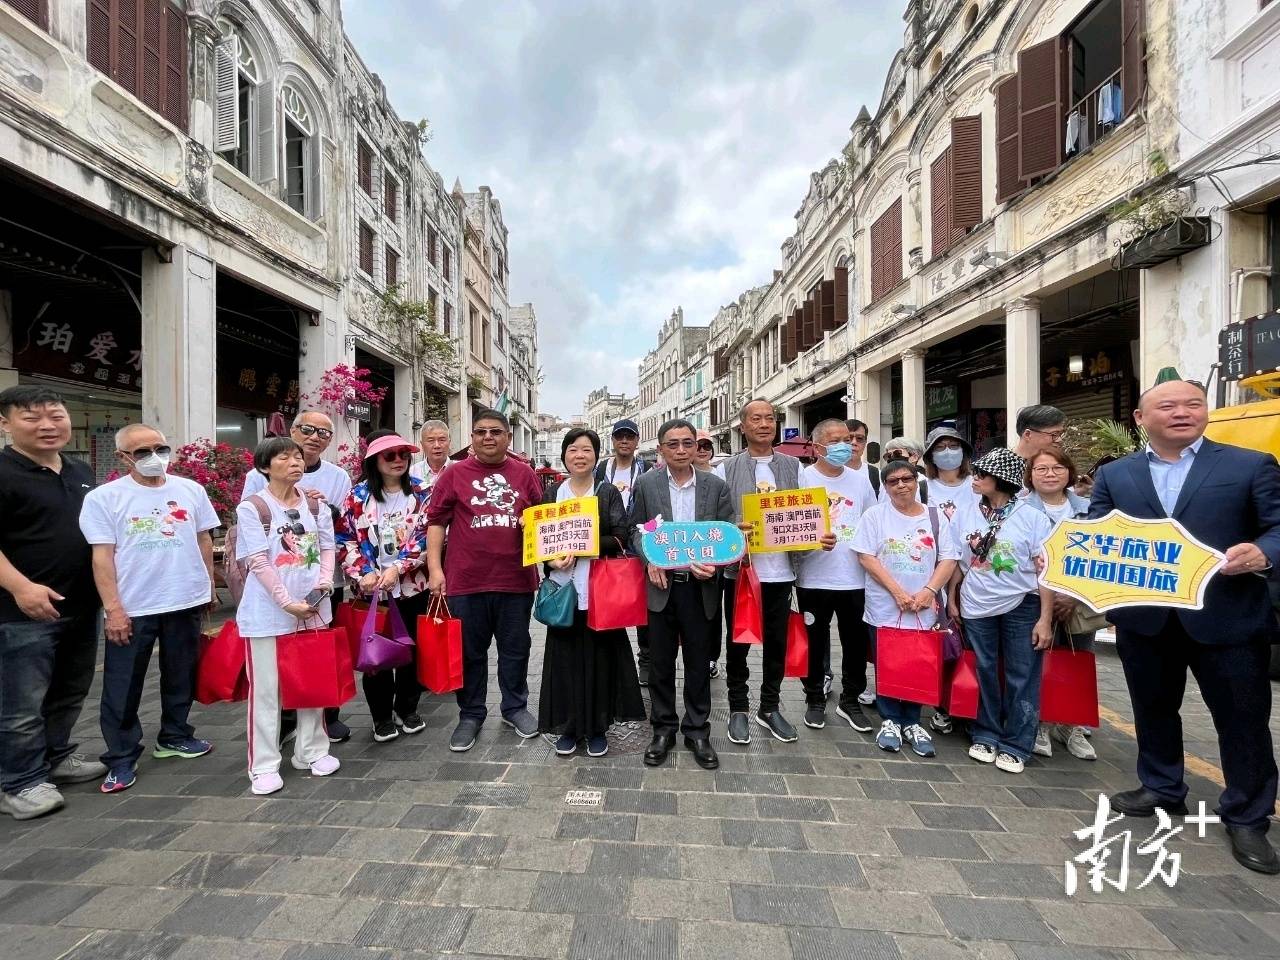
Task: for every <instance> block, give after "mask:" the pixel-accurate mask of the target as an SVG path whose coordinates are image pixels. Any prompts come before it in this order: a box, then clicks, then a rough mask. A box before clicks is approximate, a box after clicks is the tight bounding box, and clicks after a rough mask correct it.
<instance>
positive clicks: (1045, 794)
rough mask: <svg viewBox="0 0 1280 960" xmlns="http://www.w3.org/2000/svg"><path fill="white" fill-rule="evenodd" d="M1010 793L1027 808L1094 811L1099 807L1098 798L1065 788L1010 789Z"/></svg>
mask: <svg viewBox="0 0 1280 960" xmlns="http://www.w3.org/2000/svg"><path fill="white" fill-rule="evenodd" d="M1009 792H1010V793H1012V794H1013V795H1014V796H1015V797H1017V798H1018V800H1019V802H1021V803H1022V804H1023V805H1024V806H1027V807H1036V808H1040V807H1049V808H1052V809H1055V810H1093V809H1095V808H1096V807H1097V805H1098V798H1097V797H1096V796H1092V797H1091V796H1089V795H1088V794H1086V793H1085V792H1084V791H1082V790H1070V789H1067V788H1065V787H1021V786H1019V787H1010V788H1009Z"/></svg>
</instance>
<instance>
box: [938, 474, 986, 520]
mask: <svg viewBox="0 0 1280 960" xmlns="http://www.w3.org/2000/svg"><path fill="white" fill-rule="evenodd" d="M977 502H978V495H977V494H976V493H974V490H973V479H972V478H971V477H961V478H960V482H959V483H957V484H955V485H954V486H953V485H952V484H949V483H943V482H942V481H941V480H939V479H938V478H937V477H935V478H934V479H932V480H930V481H929V506H931V507H937V508H938V509H939V510H941V511H942V512H943V513H945V514H946V515H947V516H948V517H950V518H951V519H955V515H956V513H957V512H959V510H960V508H961V507H964V506H967V505H968V504H971V503H977Z"/></svg>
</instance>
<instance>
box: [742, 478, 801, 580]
mask: <svg viewBox="0 0 1280 960" xmlns="http://www.w3.org/2000/svg"><path fill="white" fill-rule="evenodd" d="M751 459H752V460H754V461H755V463H756V493H773V492H774V491H775V490H777V489H778V481H777V479H776V478H775V477H774V475H773V467H772V465H771V464H772V461H773V456H772V455H770V456H767V457H752V458H751ZM751 566H753V567H755V571H756V576H757V577H759V578H760V582H761V583H790V582H791V581H792V580H794V579H795V578H796V575H795V571H793V570H792V569H791V558H790V557H789V556H787V554H785V553H753V554H752V555H751Z"/></svg>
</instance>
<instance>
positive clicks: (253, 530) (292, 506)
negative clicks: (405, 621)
mask: <svg viewBox="0 0 1280 960" xmlns="http://www.w3.org/2000/svg"><path fill="white" fill-rule="evenodd" d="M253 466H254V469H255V470H258V471H259V472H260V473H262V474H264V475H265V476H266V478H267V486H266V489H264V490H262V491H261V492H259V493H257V494H254V495H253V496H254V497H257V498H259V500H260V501H261V502H262V503H265V504H266V506H267V509H268V511H269V512H270V515H271V520H270V523H269V524H267V525H266V526H265V527H264V524H263V522H262V515H260V513H259V510H258V506H257V504H255V503H254V502H253V501H252V500H250V499H246V500H243V501H242V502H241V503H240V505H239V506H238V507H236V520H237V523H238V525H239V532H238V535H237V537H236V559H237V560H244V561H246V562H247V565H248V571H249V575H248V576H247V577H246V578H245V584H244V595H243V596H242V597H241V598H240V606H239V607H238V608H237V609H236V626H237V628H238V629H239V631H240V635H241V636H242V637H244V638H245V643H246V657H247V664H246V665H247V669H248V674H249V780H250V782H251V787H250V789H251V790H252V791H253V792H254V793H255V794H258V795H259V796H261V795H265V794H269V793H275V792H276V791H277V790H280V789H281V788H283V787H284V781H283V780H282V779H281V777H280V675H279V672H278V670H277V667H276V642H277V640H278V639H279V638H281V637H283V638H284V639H285V642H287V640H288V636H287V635H288V634H291V633H295V632H297V630H298V629H299V628H300V627H301V628H307V629H311V628H317V629H320V628H323V627H324V625H325V624H326V623H328V622H329V619H330V611H329V594H330V593H331V592H332V584H333V564H334V544H333V517H332V515H331V514H330V513H329V511H328V510H316V511H314V512H313V511H312V510H311V509H309V507H308V504H307V498H306V497H305V496H304V495H303V494H302V493H301V492H299V490H298V487H297V484H298V481H299V480H301V479H302V475H303V471H304V469H305V467H306V461H305V460H304V459H303V456H302V448H301V447H300V446H298V444H297V443H295V442H294V441H293V440H292V439H291V438H289V437H268V438H267V439H266V440H263V441H262V442H261V443H260V444H258V448H257V449H256V450H255V451H254V453H253ZM292 763H293V766H294V767H295V768H296V769H298V770H307V769H310V771H311V772H312V773H313V774H314V775H316V776H319V777H324V776H328V775H329V774H331V773H333V772H334V771H336V770H337V769H338V767H339V763H338V758H337V757H334V756H331V755H330V754H329V737H328V734H326V733H325V728H324V710H322V709H315V710H299V711H298V727H297V735H296V738H295V740H294V745H293V760H292Z"/></svg>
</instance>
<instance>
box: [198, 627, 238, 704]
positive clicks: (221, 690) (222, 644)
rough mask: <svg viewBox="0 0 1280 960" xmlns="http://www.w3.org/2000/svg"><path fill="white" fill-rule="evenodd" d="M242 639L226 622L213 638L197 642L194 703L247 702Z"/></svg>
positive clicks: (206, 636) (205, 638) (203, 637)
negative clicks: (198, 647) (197, 661)
mask: <svg viewBox="0 0 1280 960" xmlns="http://www.w3.org/2000/svg"><path fill="white" fill-rule="evenodd" d="M244 661H245V656H244V640H243V639H242V638H241V636H240V631H239V630H237V629H236V622H235V621H234V620H228V621H227V622H226V623H224V624H223V625H222V629H221V630H219V631H218V632H217V634H215V635H214V636H209V635H208V634H205V635H203V636H202V637H201V639H200V662H199V666H198V667H197V668H196V701H197V702H199V703H222V702H224V701H229V702H232V703H236V702H239V701H241V700H248V699H249V675H248V673H246V672H245V666H244Z"/></svg>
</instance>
